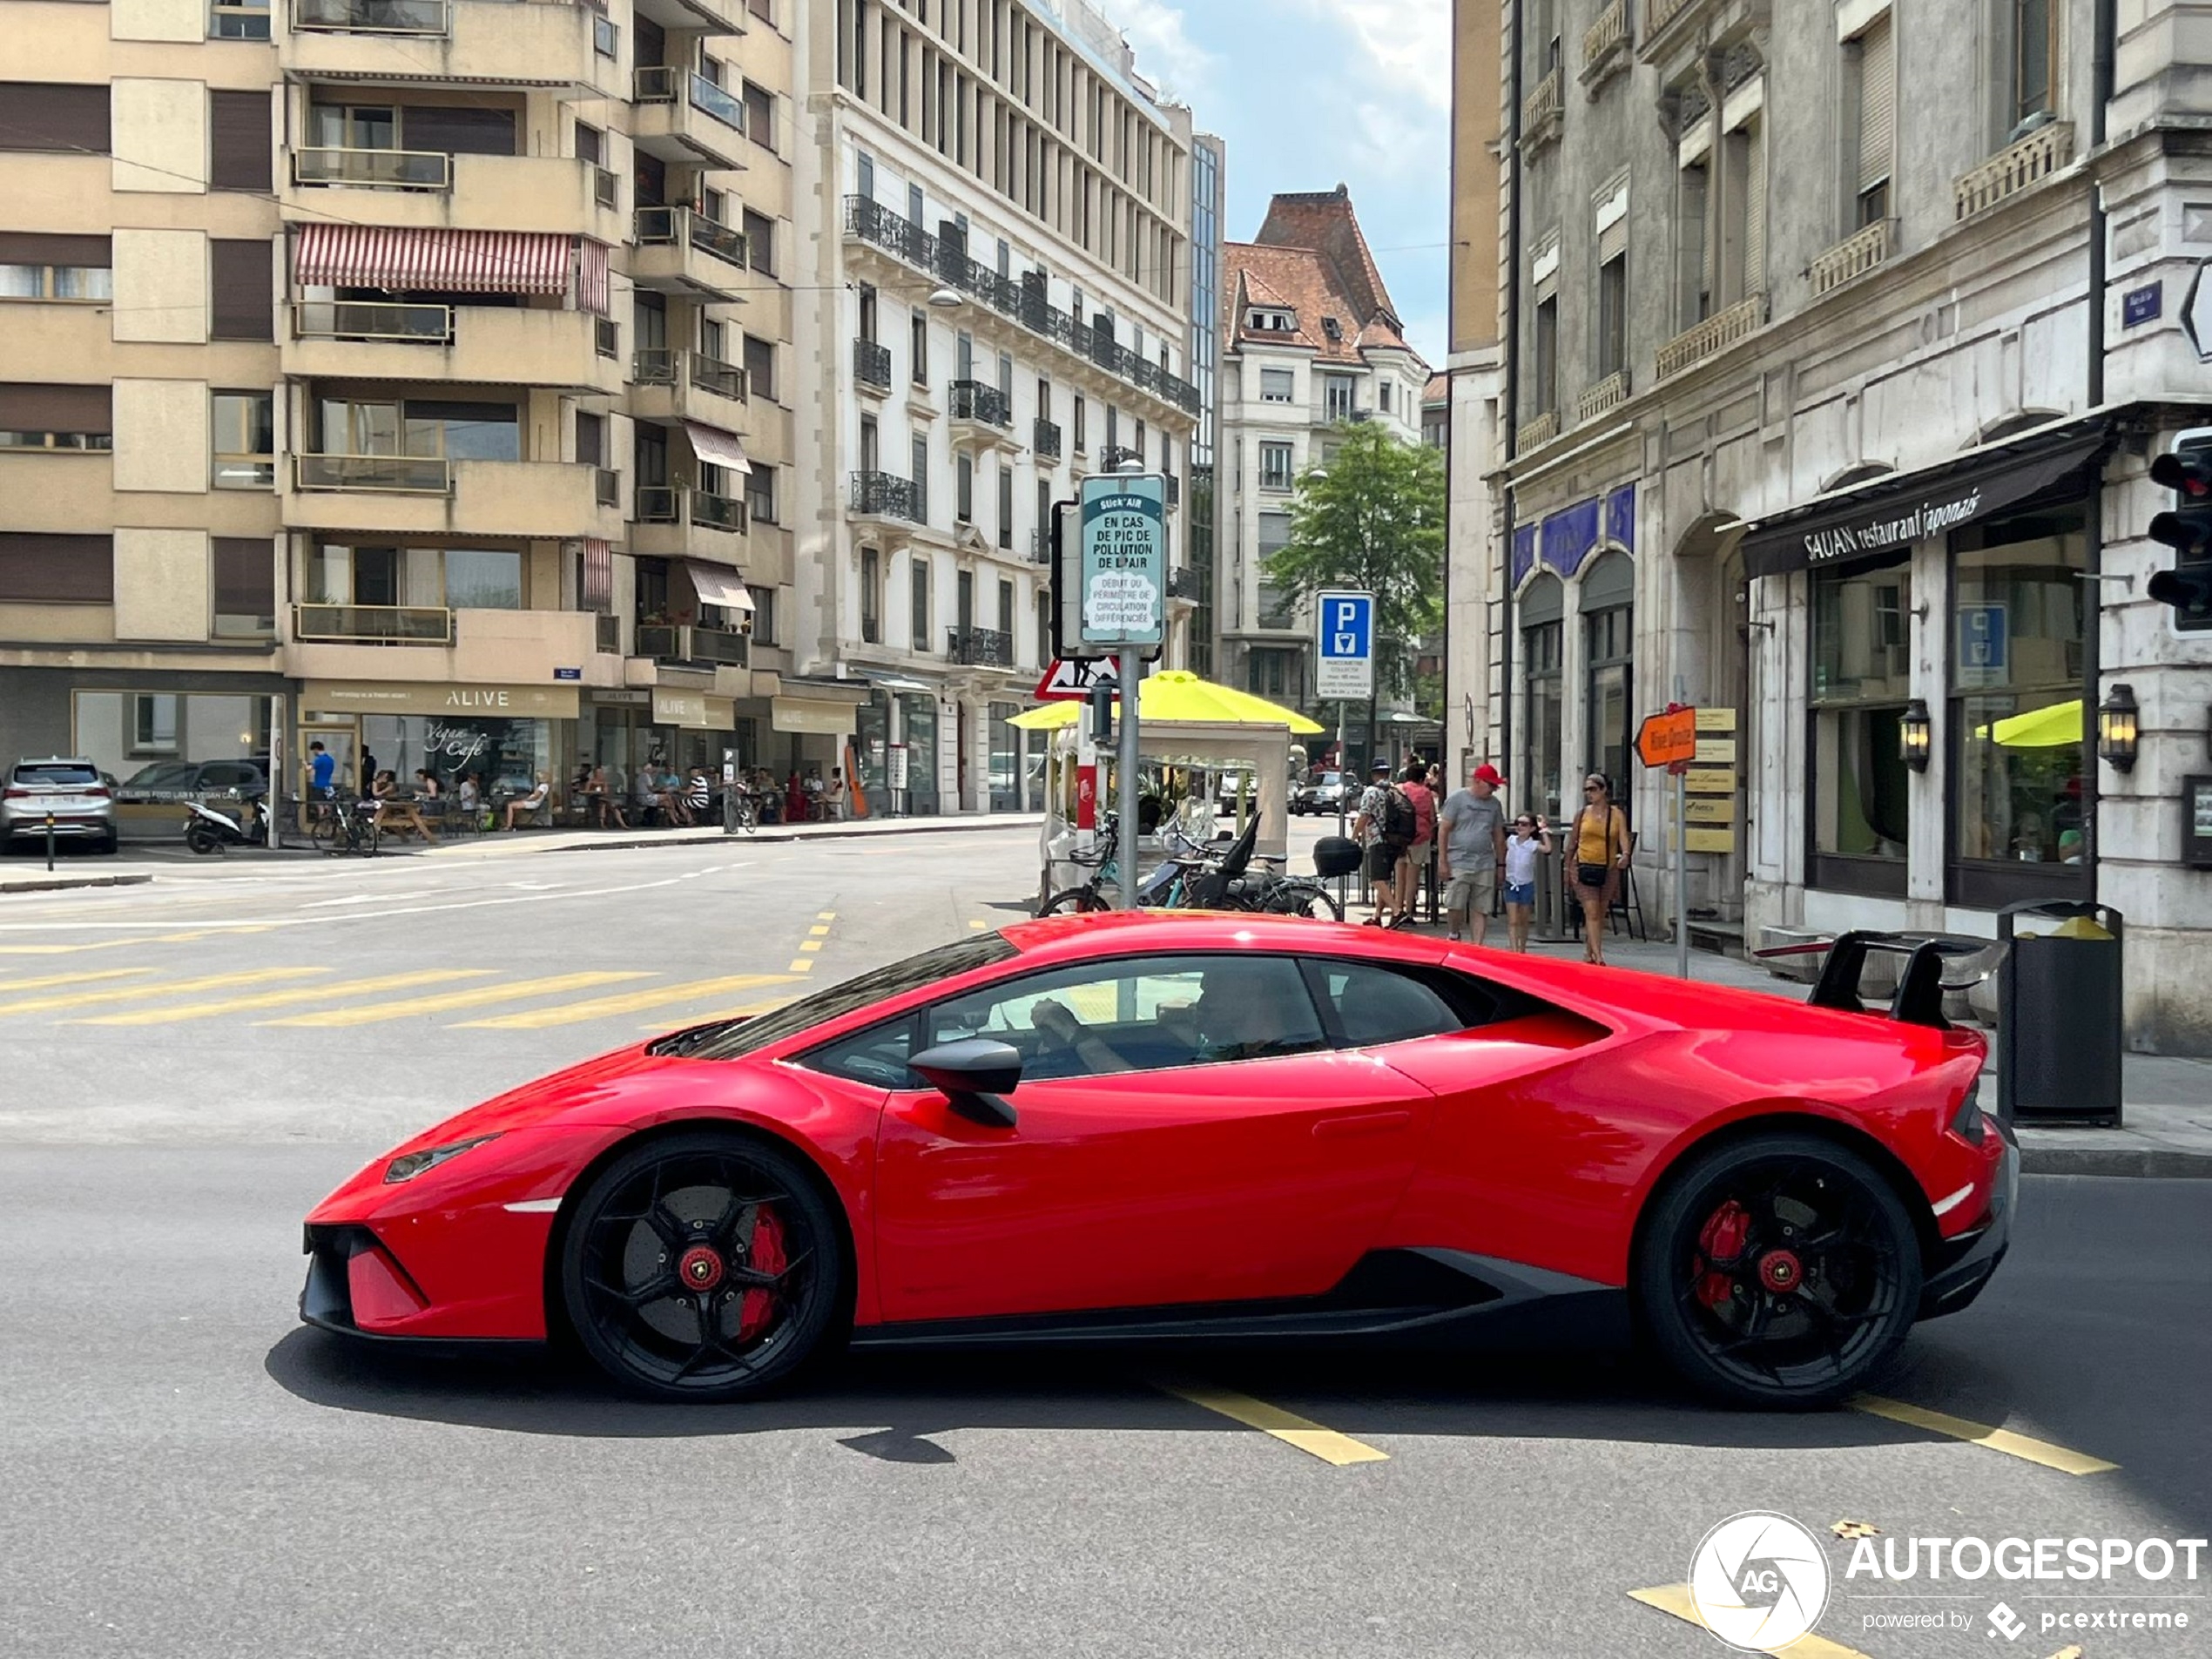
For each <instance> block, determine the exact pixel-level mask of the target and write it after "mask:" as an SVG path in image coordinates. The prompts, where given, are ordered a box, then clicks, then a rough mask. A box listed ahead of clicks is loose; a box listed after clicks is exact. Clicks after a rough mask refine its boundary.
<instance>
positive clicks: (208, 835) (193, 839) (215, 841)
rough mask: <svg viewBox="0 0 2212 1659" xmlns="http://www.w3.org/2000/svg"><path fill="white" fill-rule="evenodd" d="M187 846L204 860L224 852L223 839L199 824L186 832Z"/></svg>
mask: <svg viewBox="0 0 2212 1659" xmlns="http://www.w3.org/2000/svg"><path fill="white" fill-rule="evenodd" d="M185 846H188V847H190V848H191V849H192V851H193V852H194V853H198V854H199V856H200V857H202V858H205V857H206V856H207V854H209V853H219V852H221V851H222V850H223V842H222V838H221V837H219V835H217V834H216V833H215V832H214V831H213V830H211V829H204V828H202V827H201V826H199V825H197V824H195V825H194V826H192V828H190V829H188V830H186V831H185Z"/></svg>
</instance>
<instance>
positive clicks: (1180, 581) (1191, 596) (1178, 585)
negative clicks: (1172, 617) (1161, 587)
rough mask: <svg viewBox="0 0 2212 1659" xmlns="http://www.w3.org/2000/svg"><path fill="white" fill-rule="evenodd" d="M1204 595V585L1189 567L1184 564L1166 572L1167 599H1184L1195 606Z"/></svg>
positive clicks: (1195, 572)
mask: <svg viewBox="0 0 2212 1659" xmlns="http://www.w3.org/2000/svg"><path fill="white" fill-rule="evenodd" d="M1204 593H1205V584H1204V583H1203V582H1202V581H1201V580H1200V579H1199V577H1198V573H1197V571H1196V570H1192V569H1191V568H1190V566H1189V565H1187V564H1186V565H1184V566H1181V567H1180V568H1178V569H1177V570H1170V571H1169V572H1168V597H1169V598H1170V599H1185V600H1188V601H1190V603H1191V604H1197V602H1198V600H1200V599H1201V598H1203V597H1204Z"/></svg>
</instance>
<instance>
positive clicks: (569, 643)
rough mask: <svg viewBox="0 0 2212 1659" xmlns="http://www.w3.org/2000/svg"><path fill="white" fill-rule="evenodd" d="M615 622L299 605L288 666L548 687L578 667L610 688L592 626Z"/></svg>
mask: <svg viewBox="0 0 2212 1659" xmlns="http://www.w3.org/2000/svg"><path fill="white" fill-rule="evenodd" d="M614 620H616V619H615V618H614V617H601V616H598V615H596V614H594V613H593V612H590V611H587V610H476V609H462V610H437V609H435V608H427V607H415V606H406V607H401V606H385V605H347V604H298V605H294V606H293V608H292V633H291V637H290V638H289V639H288V640H287V642H286V644H285V669H286V671H287V673H291V674H294V675H298V676H300V677H301V678H309V679H333V680H397V681H406V682H412V683H414V684H417V685H422V684H429V685H468V684H471V683H478V684H488V685H546V686H550V685H555V684H556V671H558V670H561V669H577V670H581V671H583V674H584V675H585V676H586V677H587V678H589V680H590V683H591V684H594V685H601V684H615V683H618V682H619V679H620V674H621V670H620V668H619V666H618V665H617V664H613V663H609V664H606V665H605V666H604V667H599V666H596V665H595V664H593V661H592V658H593V657H594V656H595V654H599V653H595V651H594V649H593V648H594V647H595V646H596V645H597V644H598V643H599V624H601V623H602V622H612V621H614ZM402 647H403V648H404V649H401V648H402Z"/></svg>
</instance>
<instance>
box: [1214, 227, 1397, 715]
mask: <svg viewBox="0 0 2212 1659" xmlns="http://www.w3.org/2000/svg"><path fill="white" fill-rule="evenodd" d="M1222 305H1223V319H1222V327H1221V333H1222V371H1221V467H1222V471H1223V474H1224V511H1223V523H1222V532H1221V547H1222V563H1221V572H1220V576H1219V578H1218V580H1217V589H1218V593H1219V612H1218V614H1219V616H1220V618H1221V622H1220V638H1221V645H1220V656H1219V663H1220V669H1221V674H1222V676H1223V678H1225V679H1227V680H1228V681H1229V682H1230V683H1231V684H1233V685H1242V686H1244V688H1245V689H1247V690H1248V691H1254V692H1257V693H1258V695H1260V696H1262V697H1264V698H1270V699H1271V700H1273V701H1276V702H1279V703H1282V704H1285V705H1287V706H1290V707H1292V708H1298V709H1302V710H1304V711H1306V712H1308V713H1313V714H1315V715H1316V717H1317V718H1323V719H1324V724H1325V725H1334V716H1335V711H1334V710H1333V708H1332V709H1330V710H1328V711H1319V710H1318V707H1316V706H1315V705H1314V699H1313V698H1312V685H1313V671H1312V670H1313V664H1312V657H1313V649H1314V647H1313V627H1312V618H1311V617H1309V616H1308V615H1307V614H1306V610H1305V607H1304V606H1303V605H1301V604H1299V603H1298V601H1297V599H1296V597H1295V596H1293V595H1291V594H1290V593H1288V592H1286V591H1285V590H1281V589H1280V588H1278V585H1277V584H1276V583H1273V582H1271V581H1270V580H1269V579H1268V577H1267V573H1266V563H1267V559H1268V557H1269V556H1270V555H1271V554H1272V553H1273V552H1274V551H1275V550H1277V549H1278V548H1280V547H1282V546H1284V545H1285V544H1286V543H1288V542H1289V541H1290V537H1291V490H1292V487H1293V486H1294V485H1295V483H1296V482H1297V480H1298V475H1300V474H1301V473H1303V472H1304V471H1305V469H1307V468H1308V467H1311V466H1325V465H1326V464H1327V463H1328V460H1329V456H1330V454H1331V453H1332V434H1334V433H1335V432H1337V431H1338V430H1339V428H1342V427H1343V426H1345V424H1347V423H1348V422H1351V421H1378V422H1380V423H1381V424H1382V425H1383V427H1384V428H1386V429H1387V430H1388V431H1389V432H1390V433H1391V434H1392V435H1393V436H1395V437H1397V438H1399V439H1402V440H1403V441H1405V442H1408V443H1412V442H1419V441H1420V436H1421V425H1422V398H1423V393H1424V388H1426V386H1427V384H1428V381H1429V371H1428V366H1427V365H1426V363H1425V362H1423V361H1421V357H1420V354H1419V353H1418V352H1416V351H1415V350H1414V349H1413V347H1411V346H1410V345H1408V344H1407V343H1406V338H1405V335H1404V334H1403V333H1402V332H1401V327H1400V324H1399V319H1398V314H1397V311H1396V308H1395V307H1393V304H1392V303H1391V298H1390V293H1389V290H1388V289H1387V288H1386V287H1385V286H1384V283H1383V279H1382V273H1381V271H1380V269H1379V268H1378V267H1377V266H1376V264H1375V260H1374V256H1373V254H1372V253H1370V252H1369V251H1368V247H1367V241H1366V237H1365V236H1364V235H1363V234H1362V233H1361V232H1360V229H1359V216H1358V214H1357V213H1356V212H1354V211H1353V209H1352V197H1351V193H1350V192H1348V191H1347V190H1346V189H1345V186H1344V185H1338V186H1337V187H1336V188H1335V189H1334V190H1331V191H1320V192H1309V193H1297V194H1285V195H1278V196H1277V197H1275V198H1274V199H1273V200H1272V201H1271V203H1270V204H1269V206H1268V211H1267V217H1266V219H1265V220H1264V223H1262V225H1261V226H1260V229H1259V233H1258V236H1257V237H1256V238H1255V239H1253V240H1251V241H1250V242H1231V243H1230V244H1229V245H1228V246H1226V247H1225V248H1224V250H1223V254H1222Z"/></svg>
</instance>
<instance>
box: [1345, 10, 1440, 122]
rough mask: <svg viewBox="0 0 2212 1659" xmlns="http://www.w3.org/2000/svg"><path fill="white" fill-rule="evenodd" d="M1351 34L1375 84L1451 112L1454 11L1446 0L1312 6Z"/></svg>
mask: <svg viewBox="0 0 2212 1659" xmlns="http://www.w3.org/2000/svg"><path fill="white" fill-rule="evenodd" d="M1310 3H1311V4H1312V6H1313V8H1314V10H1317V11H1318V12H1320V13H1321V14H1322V15H1324V16H1327V17H1335V18H1337V19H1338V20H1339V21H1340V22H1341V23H1343V24H1344V25H1345V27H1346V28H1348V29H1349V30H1351V31H1352V35H1353V37H1355V38H1356V39H1357V40H1358V41H1359V47H1360V50H1361V51H1363V52H1365V53H1366V56H1367V57H1368V60H1369V64H1370V66H1371V76H1372V78H1374V79H1378V80H1379V81H1381V82H1382V83H1383V84H1385V85H1386V86H1388V87H1389V88H1391V89H1392V91H1393V92H1395V93H1398V94H1399V95H1403V94H1404V93H1406V92H1408V91H1410V92H1412V93H1413V94H1414V95H1415V96H1417V97H1418V98H1420V100H1421V101H1422V102H1423V103H1424V104H1426V105H1428V106H1429V107H1430V108H1431V109H1433V110H1449V109H1450V108H1451V107H1452V8H1451V7H1450V6H1449V5H1448V4H1446V3H1442V0H1310Z"/></svg>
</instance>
